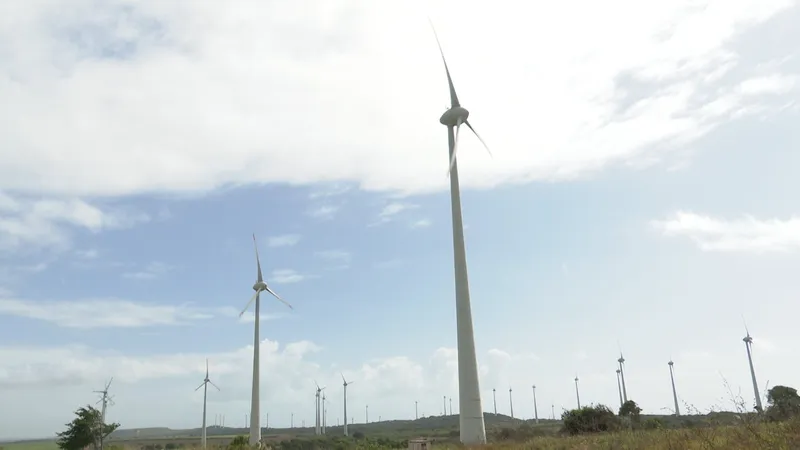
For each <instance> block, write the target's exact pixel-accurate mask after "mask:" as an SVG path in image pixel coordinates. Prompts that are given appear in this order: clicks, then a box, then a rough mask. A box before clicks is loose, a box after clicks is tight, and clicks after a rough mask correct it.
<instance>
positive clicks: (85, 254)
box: [75, 248, 100, 259]
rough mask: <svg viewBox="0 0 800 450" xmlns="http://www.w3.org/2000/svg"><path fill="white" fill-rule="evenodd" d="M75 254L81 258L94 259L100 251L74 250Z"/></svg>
mask: <svg viewBox="0 0 800 450" xmlns="http://www.w3.org/2000/svg"><path fill="white" fill-rule="evenodd" d="M75 254H76V255H78V256H79V257H81V258H83V259H95V258H97V257H98V256H100V252H98V251H97V250H96V249H93V248H91V249H86V250H76V251H75Z"/></svg>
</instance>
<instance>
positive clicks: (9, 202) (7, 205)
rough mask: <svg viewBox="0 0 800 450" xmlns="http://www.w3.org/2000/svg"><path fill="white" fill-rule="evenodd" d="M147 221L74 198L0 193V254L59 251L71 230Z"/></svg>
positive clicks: (145, 217) (144, 216) (135, 214)
mask: <svg viewBox="0 0 800 450" xmlns="http://www.w3.org/2000/svg"><path fill="white" fill-rule="evenodd" d="M0 156H2V155H1V154H0ZM0 184H2V182H0ZM149 220H150V217H149V216H148V215H147V214H144V213H139V212H135V211H130V210H125V209H121V208H116V209H114V208H106V209H101V208H100V207H98V206H95V205H92V204H90V203H87V202H85V201H83V200H80V199H75V198H73V199H54V198H49V199H30V198H24V197H17V198H14V197H11V196H9V195H7V194H3V193H2V192H0V252H3V251H5V252H10V251H19V250H26V249H37V250H38V249H51V250H63V249H65V248H68V247H69V245H70V238H71V234H72V230H74V229H84V230H87V231H89V232H92V233H96V232H99V231H101V230H105V229H119V228H127V227H130V226H133V225H136V224H137V223H142V222H147V221H149Z"/></svg>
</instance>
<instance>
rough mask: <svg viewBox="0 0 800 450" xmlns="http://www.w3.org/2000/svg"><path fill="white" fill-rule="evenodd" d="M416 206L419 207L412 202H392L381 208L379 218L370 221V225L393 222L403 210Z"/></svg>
mask: <svg viewBox="0 0 800 450" xmlns="http://www.w3.org/2000/svg"><path fill="white" fill-rule="evenodd" d="M415 208H419V205H414V204H411V203H402V202H391V203H389V204H387V205H385V206H384V207H383V208H382V209H381V212H380V213H378V219H377V220H376V221H375V222H372V223H370V226H375V225H380V224H384V223H387V222H391V221H392V220H394V219H395V217H396V216H397V215H398V214H400V213H401V212H403V211H407V210H409V209H415Z"/></svg>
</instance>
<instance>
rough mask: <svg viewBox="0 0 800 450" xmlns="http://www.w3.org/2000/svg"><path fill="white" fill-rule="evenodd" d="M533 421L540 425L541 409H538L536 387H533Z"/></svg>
mask: <svg viewBox="0 0 800 450" xmlns="http://www.w3.org/2000/svg"><path fill="white" fill-rule="evenodd" d="M533 419H534V420H535V421H536V423H539V409H538V408H537V407H536V385H535V384H534V385H533Z"/></svg>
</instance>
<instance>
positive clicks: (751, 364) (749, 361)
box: [742, 324, 763, 413]
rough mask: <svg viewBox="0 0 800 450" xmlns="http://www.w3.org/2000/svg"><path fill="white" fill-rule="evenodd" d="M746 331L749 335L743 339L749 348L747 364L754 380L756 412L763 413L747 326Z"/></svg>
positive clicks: (751, 341)
mask: <svg viewBox="0 0 800 450" xmlns="http://www.w3.org/2000/svg"><path fill="white" fill-rule="evenodd" d="M744 331H745V332H746V333H747V335H746V336H745V337H744V339H742V340H743V341H744V346H745V348H747V362H748V363H750V377H751V378H752V379H753V393H754V394H755V396H756V411H758V412H759V413H760V412H762V411H763V408H762V406H761V395H759V393H758V381H756V369H755V368H754V367H753V350H752V348H753V338H752V337H751V336H750V330H748V329H747V325H746V324H745V326H744Z"/></svg>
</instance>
